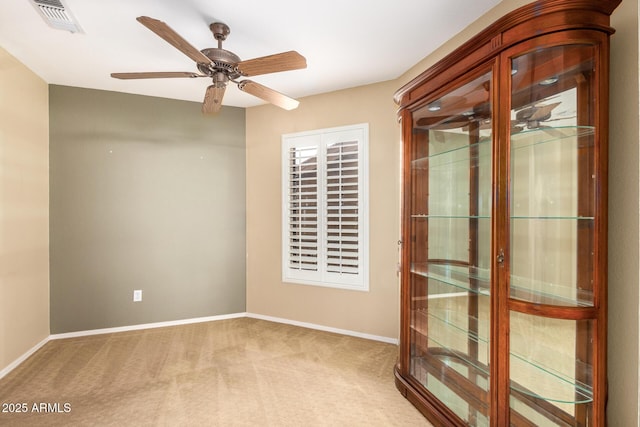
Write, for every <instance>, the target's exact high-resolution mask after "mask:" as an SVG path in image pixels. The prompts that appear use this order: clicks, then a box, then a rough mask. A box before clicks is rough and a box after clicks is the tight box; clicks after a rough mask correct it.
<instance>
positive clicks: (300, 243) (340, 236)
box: [282, 124, 369, 291]
mask: <svg viewBox="0 0 640 427" xmlns="http://www.w3.org/2000/svg"><path fill="white" fill-rule="evenodd" d="M368 138H369V126H368V124H360V125H354V126H345V127H339V128H332V129H321V130H316V131H309V132H301V133H295V134H288V135H283V137H282V165H283V168H282V194H283V197H282V202H283V208H282V262H283V264H282V280H283V281H285V282H293V283H301V284H306V285H318V286H328V287H336V288H344V289H355V290H362V291H367V290H369V280H368V270H369V265H368V257H369V248H368V234H369V231H368V228H369V227H368V217H369V212H368V204H367V195H368V192H367V187H368V185H367V183H368V160H369V156H368V150H367V149H368V147H367V146H368Z"/></svg>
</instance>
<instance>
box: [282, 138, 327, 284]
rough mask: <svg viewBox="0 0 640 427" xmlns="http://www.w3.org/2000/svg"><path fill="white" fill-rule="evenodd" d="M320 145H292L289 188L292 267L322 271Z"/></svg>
mask: <svg viewBox="0 0 640 427" xmlns="http://www.w3.org/2000/svg"><path fill="white" fill-rule="evenodd" d="M317 153H318V145H317V144H314V143H313V142H311V143H310V144H309V143H307V144H299V146H297V147H290V148H289V151H288V163H289V178H288V180H289V191H288V199H289V201H288V215H289V221H288V226H289V229H288V234H289V239H288V250H289V268H291V269H293V270H298V271H318V257H319V253H318V252H319V247H318V232H319V230H318V228H319V221H318V204H319V203H318V174H319V171H318V155H317Z"/></svg>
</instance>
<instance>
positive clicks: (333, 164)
mask: <svg viewBox="0 0 640 427" xmlns="http://www.w3.org/2000/svg"><path fill="white" fill-rule="evenodd" d="M358 155H359V149H358V141H357V140H355V141H345V142H337V143H334V144H331V145H329V146H328V147H327V150H326V178H325V189H326V192H325V194H326V201H325V212H326V218H327V222H326V232H325V235H324V236H323V237H324V239H325V245H326V260H325V263H326V269H327V272H329V273H337V274H358V272H359V269H358V266H359V247H360V244H359V243H360V241H359V226H358V224H359V222H360V221H359V215H358V206H359V204H358V202H359V193H360V192H359V178H358V170H359V167H358Z"/></svg>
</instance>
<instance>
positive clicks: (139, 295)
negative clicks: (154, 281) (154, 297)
mask: <svg viewBox="0 0 640 427" xmlns="http://www.w3.org/2000/svg"><path fill="white" fill-rule="evenodd" d="M140 301H142V290H141V289H137V290H135V291H133V302H140Z"/></svg>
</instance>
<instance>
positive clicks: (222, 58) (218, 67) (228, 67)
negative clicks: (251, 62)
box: [198, 47, 242, 80]
mask: <svg viewBox="0 0 640 427" xmlns="http://www.w3.org/2000/svg"><path fill="white" fill-rule="evenodd" d="M201 52H202V53H203V54H204V55H205V56H206V57H207V58H209V59H210V60H211V62H212V64H198V70H200V71H201V72H202V73H203V74H206V75H208V76H210V77H212V76H213V74H214V73H215V72H216V71H221V72H223V73H225V74H226V75H227V76H229V80H234V79H237V78H238V77H240V76H242V74H240V73H239V72H238V71H237V70H236V64H237V63H238V62H240V58H239V57H238V55H236V54H235V53H233V52H229V51H228V50H225V49H220V48H215V47H212V48H208V49H202V50H201Z"/></svg>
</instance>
